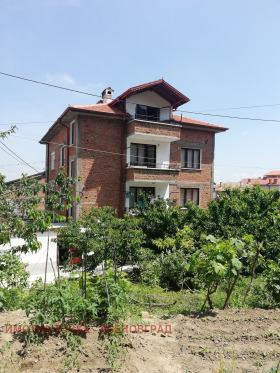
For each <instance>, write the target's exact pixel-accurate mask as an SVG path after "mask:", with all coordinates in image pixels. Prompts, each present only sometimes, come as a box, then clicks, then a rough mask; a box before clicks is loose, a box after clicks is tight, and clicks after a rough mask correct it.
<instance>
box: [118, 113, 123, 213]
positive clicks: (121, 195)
mask: <svg viewBox="0 0 280 373" xmlns="http://www.w3.org/2000/svg"><path fill="white" fill-rule="evenodd" d="M124 123H125V116H123V121H122V124H121V126H122V128H121V155H120V157H121V169H120V200H119V213H118V216H119V218H121V217H122V207H123V206H122V205H123V164H124V161H123V157H124V155H123V154H124Z"/></svg>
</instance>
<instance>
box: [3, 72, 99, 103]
mask: <svg viewBox="0 0 280 373" xmlns="http://www.w3.org/2000/svg"><path fill="white" fill-rule="evenodd" d="M0 74H1V75H5V76H9V77H11V78H16V79H21V80H25V81H27V82H31V83H36V84H41V85H46V86H48V87H53V88H58V89H63V90H65V91H70V92H76V93H80V94H82V95H87V96H94V97H101V96H100V95H95V94H93V93H88V92H83V91H78V90H76V89H71V88H65V87H61V86H59V85H54V84H49V83H43V82H39V81H38V80H33V79H27V78H23V77H22V76H17V75H12V74H7V73H3V72H1V71H0Z"/></svg>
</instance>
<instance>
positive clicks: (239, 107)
mask: <svg viewBox="0 0 280 373" xmlns="http://www.w3.org/2000/svg"><path fill="white" fill-rule="evenodd" d="M271 106H280V104H266V105H252V106H238V107H230V108H226V109H207V110H201V111H202V112H207V111H223V110H239V109H253V108H262V107H271Z"/></svg>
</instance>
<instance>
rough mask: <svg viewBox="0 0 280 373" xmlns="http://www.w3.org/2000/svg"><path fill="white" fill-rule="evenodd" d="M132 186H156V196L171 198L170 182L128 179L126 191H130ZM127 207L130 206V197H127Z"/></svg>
mask: <svg viewBox="0 0 280 373" xmlns="http://www.w3.org/2000/svg"><path fill="white" fill-rule="evenodd" d="M130 187H153V188H155V195H156V198H164V199H167V198H169V184H168V183H167V182H160V181H156V182H152V181H127V182H126V192H129V188H130ZM125 207H126V208H129V198H125Z"/></svg>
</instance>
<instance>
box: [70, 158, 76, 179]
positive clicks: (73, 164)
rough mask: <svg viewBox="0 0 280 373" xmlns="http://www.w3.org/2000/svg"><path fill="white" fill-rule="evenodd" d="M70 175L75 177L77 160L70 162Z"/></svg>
mask: <svg viewBox="0 0 280 373" xmlns="http://www.w3.org/2000/svg"><path fill="white" fill-rule="evenodd" d="M69 176H70V177H75V161H71V162H70V167H69Z"/></svg>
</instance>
